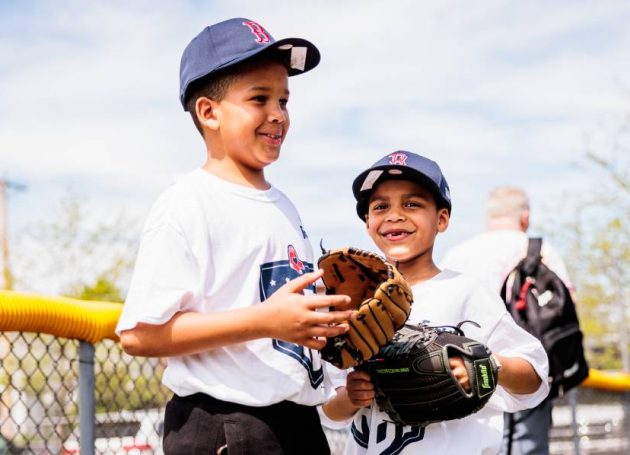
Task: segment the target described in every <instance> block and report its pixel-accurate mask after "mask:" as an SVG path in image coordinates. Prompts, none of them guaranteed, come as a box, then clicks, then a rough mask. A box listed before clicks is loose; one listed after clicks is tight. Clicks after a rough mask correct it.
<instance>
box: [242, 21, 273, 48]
mask: <svg viewBox="0 0 630 455" xmlns="http://www.w3.org/2000/svg"><path fill="white" fill-rule="evenodd" d="M243 25H247V26H248V27H249V29H250V30H251V32H252V33H253V34H254V36H255V37H256V42H257V43H268V42H269V41H271V40H270V38H269V35H268V34H267V31H266V30H265V29H264V28H263V26H262V25H260V24H259V23H257V22H254V21H246V22H243Z"/></svg>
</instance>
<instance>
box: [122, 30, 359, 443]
mask: <svg viewBox="0 0 630 455" xmlns="http://www.w3.org/2000/svg"><path fill="white" fill-rule="evenodd" d="M319 59H320V57H319V52H318V50H317V48H316V47H315V46H314V45H313V44H311V43H310V42H308V41H306V40H303V39H298V38H289V39H284V40H281V41H275V40H274V39H273V37H272V36H271V35H270V34H269V32H267V30H265V29H264V28H263V27H262V26H261V25H260V24H258V23H256V22H254V21H251V20H248V19H244V18H235V19H230V20H227V21H224V22H221V23H218V24H215V25H212V26H209V27H207V28H205V29H204V30H202V31H201V33H199V35H197V36H196V37H195V38H194V39H193V40H192V41H191V42H190V44H189V45H188V47H186V49H185V50H184V53H183V55H182V60H181V68H180V83H181V89H180V101H181V104H182V106H183V107H184V110H186V111H188V112H190V114H191V116H192V118H193V121H194V123H195V125H196V127H197V129H198V130H199V132H200V133H201V135H202V137H203V139H204V142H205V145H206V151H207V159H206V161H205V163H204V164H203V166H202V167H201V168H199V169H196V170H194V171H193V172H191V173H189V174H187V175H185V176H184V177H183V178H181V179H179V180H178V181H177V182H176V183H175V184H174V185H172V186H171V187H170V188H168V189H167V190H166V191H165V192H164V193H163V194H162V195H161V196H160V197H159V199H158V200H157V202H156V203H155V204H154V206H153V208H152V210H151V213H150V215H149V218H148V220H147V222H146V225H145V227H144V230H143V234H142V240H141V244H140V250H139V253H138V258H137V262H136V267H135V271H134V275H133V278H132V282H131V286H130V289H129V293H128V296H127V300H126V302H125V305H124V308H123V312H122V315H121V318H120V320H119V322H118V325H117V329H116V330H117V333H119V334H120V338H121V342H122V345H123V348H124V349H125V351H126V352H128V353H130V354H133V355H141V356H158V357H168V366H167V367H166V370H165V372H164V376H163V382H164V384H165V385H166V386H167V387H168V388H170V389H171V390H172V391H173V392H174V396H173V398H172V399H171V400H170V401H169V403H168V405H167V407H166V415H165V427H164V451H165V453H167V454H187V455H188V454H192V453H208V454H216V453H228V452H229V453H230V454H245V453H259V454H279V453H287V454H293V453H296V454H297V453H300V454H305V453H313V454H322V453H329V448H328V444H327V441H326V437H325V435H324V433H323V431H322V428H321V424H320V422H319V418H318V415H317V411H316V409H315V405H318V404H321V403H323V402H324V401H325V400H327V399H329V398H330V397H331V396H332V395H333V394H334V390H333V389H332V387H331V383H330V380H329V379H328V377H327V375H326V374H325V372H324V368H323V365H322V362H321V360H320V356H319V352H318V351H317V350H318V349H321V348H322V347H323V346H324V345H325V342H326V337H331V336H336V335H338V334H340V333H344V332H345V331H347V329H348V327H347V324H345V323H344V321H347V319H348V318H349V317H350V316H351V314H352V311H350V310H347V309H345V307H347V306H349V303H350V299H349V298H348V297H347V296H323V295H315V293H314V290H315V284H314V283H315V282H316V281H317V279H318V278H320V276H321V273H320V272H319V271H317V272H314V271H313V252H312V249H311V246H310V243H309V240H308V237H307V235H306V230H305V229H304V227H303V226H302V222H301V220H300V217H299V215H298V213H297V211H296V209H295V207H294V206H293V204H292V203H291V202H290V201H289V199H288V198H287V197H286V196H285V195H284V194H283V193H282V192H280V191H279V190H278V189H277V188H275V187H274V186H272V185H271V184H270V183H269V182H267V180H266V179H265V174H264V169H265V167H266V166H268V165H269V164H271V163H273V162H274V161H276V160H277V159H278V157H279V155H280V148H281V145H282V142H283V141H284V138H285V137H286V135H287V131H288V129H289V114H288V111H287V103H288V100H289V88H288V76H293V75H296V74H301V73H303V72H306V71H309V70H311V69H312V68H313V67H315V66H316V65H317V64H318V63H319ZM331 305H335V306H337V308H340V309H341V310H339V311H333V312H322V311H317V310H318V309H320V308H325V309H327V308H329V307H330V306H331Z"/></svg>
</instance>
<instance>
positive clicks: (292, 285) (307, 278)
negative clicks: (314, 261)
mask: <svg viewBox="0 0 630 455" xmlns="http://www.w3.org/2000/svg"><path fill="white" fill-rule="evenodd" d="M323 273H324V271H323V270H321V269H318V270H315V271H314V272H309V273H305V274H304V275H301V276H299V277H297V278H294V279H292V280H291V281H289V282H288V283H287V284H285V285H284V286H282V289H284V290H285V291H287V292H296V293H300V292H302V291H303V290H304V289H306V288H307V287H309V286H310V285H311V284H313V283H314V282H316V281H317V280H318V279H320V278H321V276H322V274H323Z"/></svg>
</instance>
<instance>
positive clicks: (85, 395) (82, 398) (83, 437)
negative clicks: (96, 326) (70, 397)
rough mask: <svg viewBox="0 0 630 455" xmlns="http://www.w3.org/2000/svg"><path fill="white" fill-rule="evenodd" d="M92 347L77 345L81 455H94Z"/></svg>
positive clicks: (90, 345) (82, 342)
mask: <svg viewBox="0 0 630 455" xmlns="http://www.w3.org/2000/svg"><path fill="white" fill-rule="evenodd" d="M94 387H95V375H94V345H93V344H90V343H87V342H85V341H81V342H80V343H79V446H80V448H81V455H94V440H95V434H94V433H95V426H96V425H95V422H94V420H95V414H96V403H95V399H94Z"/></svg>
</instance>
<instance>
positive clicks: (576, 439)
mask: <svg viewBox="0 0 630 455" xmlns="http://www.w3.org/2000/svg"><path fill="white" fill-rule="evenodd" d="M568 394H569V405H570V406H571V429H572V430H573V453H574V454H575V455H580V435H579V433H578V423H577V388H573V389H571V390H569V392H568Z"/></svg>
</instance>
